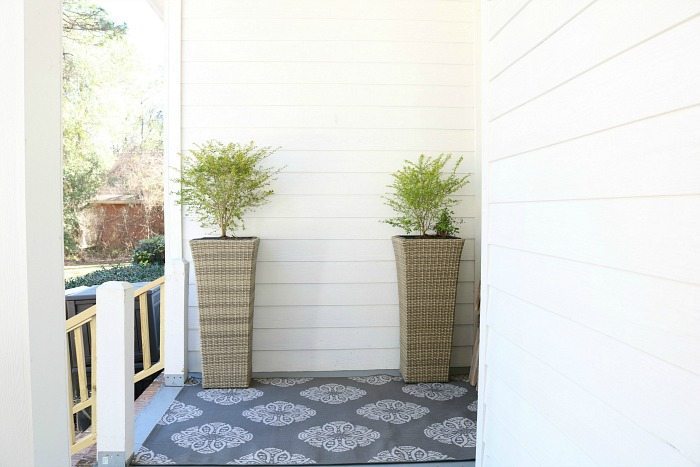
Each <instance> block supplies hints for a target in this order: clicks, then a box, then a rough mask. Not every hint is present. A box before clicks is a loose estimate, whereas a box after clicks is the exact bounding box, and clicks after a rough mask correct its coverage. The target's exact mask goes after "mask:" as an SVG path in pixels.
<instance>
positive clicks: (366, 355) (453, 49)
mask: <svg viewBox="0 0 700 467" xmlns="http://www.w3.org/2000/svg"><path fill="white" fill-rule="evenodd" d="M473 6H474V4H473V3H472V2H470V1H462V0H255V1H253V0H241V1H226V0H184V1H183V5H182V107H181V109H182V140H183V141H182V143H183V148H188V147H192V145H193V144H195V143H199V142H202V141H204V140H206V139H209V138H218V139H222V140H233V141H240V142H247V141H249V140H255V141H256V143H258V144H260V145H266V146H280V147H281V148H282V149H281V150H280V151H279V152H278V153H277V154H276V155H275V156H274V160H273V161H272V163H274V164H276V165H281V166H285V167H286V168H285V170H284V172H283V173H282V174H281V175H280V176H279V179H278V181H277V182H276V183H275V186H274V188H275V190H276V195H275V196H274V197H273V199H272V201H271V203H270V204H269V205H267V206H265V207H263V208H261V209H259V210H257V211H256V212H254V213H252V214H251V215H250V216H249V217H248V219H247V222H246V227H247V230H246V232H245V234H251V235H257V236H259V237H261V239H262V242H261V247H260V253H259V258H258V261H259V263H258V273H257V286H256V309H255V333H254V343H253V349H254V351H253V366H254V371H257V372H278V371H331V370H357V369H393V368H398V363H399V352H398V340H399V331H398V305H397V300H398V299H397V290H396V273H395V267H394V258H393V251H392V248H391V243H390V240H389V238H390V237H391V235H393V234H396V233H400V232H397V231H396V230H394V229H392V228H390V227H388V226H386V225H385V224H381V223H380V222H379V220H380V219H382V218H385V217H387V216H389V215H390V214H391V212H390V211H389V210H388V209H387V208H386V207H385V206H384V205H383V203H382V200H381V198H380V196H381V195H382V194H383V193H384V192H385V186H386V185H387V184H389V183H390V181H391V179H390V176H389V173H390V172H393V171H395V170H396V169H398V168H399V167H400V166H401V164H402V162H403V160H404V159H409V158H416V157H417V156H418V154H419V153H420V152H426V153H428V154H436V153H439V152H452V153H454V154H457V155H463V156H464V158H465V163H464V165H463V169H464V171H465V172H473V171H474V169H475V160H474V124H475V122H474V120H475V119H474V113H475V110H474V108H475V106H474V91H473V89H474V53H473V50H474V37H475V21H474V14H473V11H472V9H473ZM474 191H475V190H474V188H473V187H470V186H468V187H467V188H466V189H465V190H464V191H463V192H461V193H460V194H459V197H460V199H461V200H462V203H461V205H460V206H459V208H458V209H457V214H458V215H459V216H461V217H463V218H464V224H463V227H462V235H463V236H465V237H467V238H468V240H467V244H466V247H465V251H464V255H463V261H462V269H461V279H460V280H461V283H460V287H459V297H458V298H459V299H458V301H459V305H458V307H457V325H456V326H455V347H454V352H453V365H455V366H467V365H468V363H469V359H470V357H471V343H472V340H473V337H472V335H473V328H472V323H473V312H472V310H473V305H472V302H473V281H474V276H475V251H474V250H475V237H476V236H477V230H478V228H477V215H478V211H479V209H478V207H477V206H476V196H475V193H474ZM205 234H207V232H206V231H203V230H202V229H201V228H200V227H199V226H198V225H197V224H196V223H195V222H192V221H190V220H186V221H185V223H184V239H185V242H186V241H187V240H188V239H190V238H196V237H200V236H203V235H205ZM185 251H186V255H187V256H188V259H189V254H190V253H189V247H188V246H187V245H185ZM190 277H191V280H192V281H193V284H191V287H190V305H191V307H190V317H189V318H190V320H189V329H190V331H189V349H190V359H189V360H190V370H192V371H199V370H200V369H201V364H200V354H199V343H200V337H199V329H198V315H197V295H196V287H195V286H194V280H195V275H194V274H191V275H190Z"/></svg>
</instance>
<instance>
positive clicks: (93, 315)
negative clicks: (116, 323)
mask: <svg viewBox="0 0 700 467" xmlns="http://www.w3.org/2000/svg"><path fill="white" fill-rule="evenodd" d="M96 323H97V305H93V306H91V307H90V308H88V309H87V310H85V311H83V312H81V313H79V314H77V315H75V316H73V317H71V318H69V319H68V320H66V336H67V338H68V372H69V377H68V408H69V409H70V413H69V414H68V415H69V417H70V430H69V432H70V452H71V454H75V453H76V452H80V451H82V450H83V449H85V448H87V447H88V446H91V445H93V444H95V442H96V441H97V433H96V430H95V427H97V423H96V420H95V413H96V410H95V406H96V404H95V400H96V399H95V386H96V385H95V382H96V381H97V380H96V376H97V375H96V371H95V369H96V367H97V353H96V352H95V339H93V338H92V336H95V335H97V332H96ZM85 342H89V343H90V344H89V345H90V378H89V380H88V374H87V368H88V362H87V359H86V358H85ZM71 353H73V354H74V355H75V366H76V372H77V374H78V391H77V394H76V391H75V390H74V387H73V365H72V362H71ZM81 412H82V413H83V416H84V417H87V419H89V420H90V431H89V432H88V431H81V430H79V429H78V427H79V422H78V419H79V417H80V414H81ZM77 432H80V435H82V436H76V433H77Z"/></svg>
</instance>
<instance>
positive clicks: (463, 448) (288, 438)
mask: <svg viewBox="0 0 700 467" xmlns="http://www.w3.org/2000/svg"><path fill="white" fill-rule="evenodd" d="M136 441H137V447H138V450H137V453H136V455H135V457H134V459H133V465H164V464H169V465H188V466H196V465H226V464H258V465H275V464H276V465H289V464H301V463H308V464H310V463H313V464H317V465H318V464H320V465H334V464H345V465H348V464H349V465H355V464H364V463H368V462H391V463H409V462H438V463H439V464H443V463H446V462H450V463H452V462H455V463H457V462H459V463H460V464H464V463H465V462H467V461H471V460H473V459H474V454H475V445H476V442H475V441H476V389H475V388H473V387H471V386H469V385H468V383H467V382H466V378H464V377H461V376H458V377H454V378H453V379H452V381H451V382H450V383H445V384H441V383H433V384H404V383H403V381H402V380H401V378H399V377H397V376H395V375H390V374H380V375H371V376H350V377H313V378H312V377H279V378H255V379H254V380H253V384H252V385H251V387H250V388H248V389H223V390H222V389H207V390H205V389H202V387H201V384H200V380H199V379H198V378H196V377H193V378H190V379H189V380H188V383H187V385H186V386H185V387H184V388H181V389H180V388H166V387H163V388H161V390H160V391H159V393H158V394H157V395H156V397H154V398H153V399H152V401H151V403H150V405H149V408H148V409H147V410H144V411H143V412H142V413H141V414H139V417H138V419H137V433H136ZM452 465H454V464H452Z"/></svg>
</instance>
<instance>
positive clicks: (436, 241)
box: [384, 154, 468, 383]
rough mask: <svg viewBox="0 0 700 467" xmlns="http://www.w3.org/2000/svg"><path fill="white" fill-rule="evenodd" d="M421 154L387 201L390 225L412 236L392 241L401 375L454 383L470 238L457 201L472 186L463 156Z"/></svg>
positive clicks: (415, 380)
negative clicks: (459, 299) (457, 214)
mask: <svg viewBox="0 0 700 467" xmlns="http://www.w3.org/2000/svg"><path fill="white" fill-rule="evenodd" d="M450 159H451V156H450V155H448V154H441V155H440V156H438V157H435V158H431V157H426V156H424V155H421V156H420V157H419V159H418V161H417V162H411V161H406V163H405V165H404V167H403V168H402V169H401V170H399V171H397V172H395V173H394V174H393V179H394V180H393V183H392V184H391V185H390V186H389V188H391V189H392V192H391V193H390V194H388V195H386V196H385V197H384V198H385V200H386V204H387V205H388V206H389V207H391V208H392V209H393V210H394V211H395V212H396V216H395V217H393V218H390V219H387V220H385V221H384V222H386V223H388V224H390V225H392V226H394V227H399V228H402V229H403V230H404V231H405V233H406V235H397V236H394V237H392V244H393V247H394V255H395V257H396V272H397V278H398V287H399V310H400V333H401V336H400V342H401V368H400V369H401V375H402V376H403V378H404V380H405V381H406V382H408V383H418V382H444V381H448V379H449V369H450V351H451V347H452V329H453V324H454V311H455V302H456V295H457V279H458V275H459V261H460V258H461V255H462V247H463V246H464V239H462V238H458V237H456V236H455V235H456V234H457V233H458V231H459V229H458V228H457V225H456V222H455V221H454V219H453V211H452V208H453V207H454V206H455V205H456V204H457V200H456V199H454V198H453V197H452V195H453V194H454V193H456V192H457V191H458V190H459V189H461V188H462V187H464V185H466V184H467V183H468V180H467V178H468V176H459V175H458V174H457V168H458V167H459V165H460V164H461V162H462V158H459V159H458V160H457V161H456V163H455V164H454V166H453V168H452V170H451V171H448V172H445V169H446V166H447V164H448V162H449V161H450Z"/></svg>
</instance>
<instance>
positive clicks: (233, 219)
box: [177, 141, 281, 237]
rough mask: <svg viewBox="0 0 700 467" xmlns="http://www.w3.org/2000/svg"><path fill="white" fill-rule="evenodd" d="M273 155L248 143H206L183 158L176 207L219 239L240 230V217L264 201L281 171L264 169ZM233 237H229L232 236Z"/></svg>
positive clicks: (270, 192)
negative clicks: (213, 229) (215, 231)
mask: <svg viewBox="0 0 700 467" xmlns="http://www.w3.org/2000/svg"><path fill="white" fill-rule="evenodd" d="M274 152H275V150H274V149H272V148H269V147H257V146H255V143H253V142H250V143H249V144H247V145H241V144H238V143H228V144H224V143H222V142H219V141H207V142H206V143H204V144H203V145H201V146H197V147H196V149H192V150H190V151H189V154H188V155H183V161H182V165H183V167H182V173H181V177H180V178H179V179H178V180H177V182H178V183H180V185H181V189H180V191H179V192H178V193H177V194H179V195H180V204H182V205H183V206H185V207H186V208H187V210H188V211H189V212H190V213H192V214H194V215H195V216H196V217H197V218H198V220H199V222H200V223H201V224H202V225H203V226H205V227H206V226H209V227H217V228H218V229H219V232H220V233H221V237H227V236H228V234H229V233H231V234H233V232H235V231H236V230H238V229H243V228H244V224H243V216H244V215H245V214H246V212H248V211H249V210H251V209H253V208H255V207H257V206H261V205H262V204H265V203H266V202H267V201H268V198H269V197H270V195H272V194H273V190H272V189H271V187H270V184H271V182H272V181H273V180H274V177H275V175H276V174H278V173H279V172H280V170H281V169H276V168H270V167H264V166H263V165H262V163H263V161H264V160H265V159H267V158H268V157H269V156H270V155H271V154H273V153H274ZM232 236H233V235H232Z"/></svg>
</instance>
